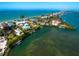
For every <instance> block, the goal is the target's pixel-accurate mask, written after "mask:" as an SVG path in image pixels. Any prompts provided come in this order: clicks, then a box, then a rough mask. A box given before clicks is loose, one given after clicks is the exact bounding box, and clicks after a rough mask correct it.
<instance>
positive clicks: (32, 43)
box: [0, 10, 79, 56]
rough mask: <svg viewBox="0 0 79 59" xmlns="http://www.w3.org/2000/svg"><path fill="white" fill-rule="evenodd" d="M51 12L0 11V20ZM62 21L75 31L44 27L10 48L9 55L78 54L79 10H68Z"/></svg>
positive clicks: (49, 11) (50, 11)
mask: <svg viewBox="0 0 79 59" xmlns="http://www.w3.org/2000/svg"><path fill="white" fill-rule="evenodd" d="M50 13H53V11H52V10H26V11H23V10H22V11H0V21H7V20H14V19H19V16H20V15H25V16H26V17H30V16H38V15H45V14H50ZM61 18H62V19H63V21H65V22H67V23H69V24H70V25H72V26H74V27H75V28H76V31H67V30H60V29H56V28H51V27H44V28H42V29H40V30H38V31H37V32H35V33H33V34H32V35H30V36H29V37H27V38H25V39H24V40H23V41H22V43H21V44H20V45H18V46H15V47H14V48H13V49H11V51H10V53H9V55H13V56H19V55H21V56H26V55H79V12H68V13H65V14H64V15H63V16H62V17H61Z"/></svg>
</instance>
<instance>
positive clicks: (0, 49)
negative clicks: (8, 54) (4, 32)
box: [0, 37, 7, 55]
mask: <svg viewBox="0 0 79 59" xmlns="http://www.w3.org/2000/svg"><path fill="white" fill-rule="evenodd" d="M6 48H7V40H6V39H5V37H0V55H3V54H4V52H5V49H6Z"/></svg>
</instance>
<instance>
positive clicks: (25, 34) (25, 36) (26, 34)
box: [4, 14, 74, 55]
mask: <svg viewBox="0 0 79 59" xmlns="http://www.w3.org/2000/svg"><path fill="white" fill-rule="evenodd" d="M57 15H58V14H57ZM45 16H47V17H48V16H49V15H44V16H42V15H41V16H34V17H35V19H36V18H38V17H39V18H40V19H41V21H42V20H43V19H42V18H41V17H45ZM34 17H31V19H32V18H34ZM56 18H57V16H56ZM25 19H30V18H25ZM45 19H46V18H45ZM45 19H44V20H45ZM49 19H51V17H49ZM58 19H60V18H58ZM37 20H39V19H37ZM44 20H43V21H42V22H41V21H36V26H37V27H34V28H33V29H31V32H33V30H34V31H37V30H39V29H40V28H41V26H42V27H43V26H51V27H54V26H55V25H54V26H53V25H52V24H50V23H51V22H52V21H50V22H48V19H47V20H45V21H44ZM13 21H14V20H12V21H11V20H10V22H13ZM16 21H18V20H16ZM20 21H24V20H20ZM54 21H55V20H54ZM60 21H61V23H62V25H64V24H65V26H66V27H64V29H68V30H69V29H70V30H73V29H74V28H73V27H72V26H70V25H69V24H68V23H66V22H64V21H63V20H61V19H60ZM5 22H6V21H5ZM7 22H9V21H7ZM29 22H32V26H34V25H33V24H34V22H33V21H32V20H31V21H29ZM39 22H40V24H41V25H38V23H39ZM55 27H57V28H59V25H58V26H55ZM61 28H62V27H61ZM28 31H29V32H27V30H25V32H27V33H24V34H23V35H21V36H18V37H17V38H16V39H15V40H14V41H12V42H8V44H9V47H7V50H6V52H5V53H4V55H7V54H8V53H9V52H10V49H11V48H12V47H14V46H15V45H16V43H17V42H18V41H19V40H20V41H22V40H23V39H24V38H27V37H28V36H29V35H31V34H32V33H31V34H30V30H28Z"/></svg>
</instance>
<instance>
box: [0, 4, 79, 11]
mask: <svg viewBox="0 0 79 59" xmlns="http://www.w3.org/2000/svg"><path fill="white" fill-rule="evenodd" d="M21 9H22V10H27V9H50V10H51V9H59V10H79V2H0V10H21Z"/></svg>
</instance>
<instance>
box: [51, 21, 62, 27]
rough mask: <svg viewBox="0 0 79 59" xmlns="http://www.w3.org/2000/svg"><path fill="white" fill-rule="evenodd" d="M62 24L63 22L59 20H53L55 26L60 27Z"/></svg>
mask: <svg viewBox="0 0 79 59" xmlns="http://www.w3.org/2000/svg"><path fill="white" fill-rule="evenodd" d="M60 24H61V21H60V20H59V19H56V20H52V25H53V26H59V25H60Z"/></svg>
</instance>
